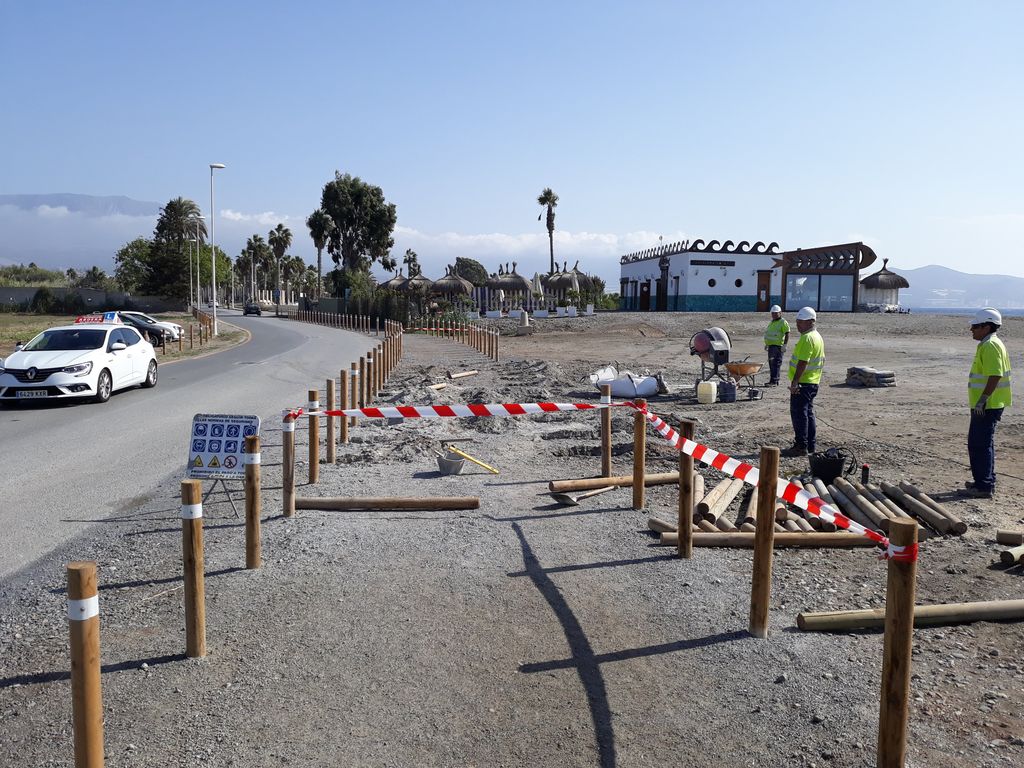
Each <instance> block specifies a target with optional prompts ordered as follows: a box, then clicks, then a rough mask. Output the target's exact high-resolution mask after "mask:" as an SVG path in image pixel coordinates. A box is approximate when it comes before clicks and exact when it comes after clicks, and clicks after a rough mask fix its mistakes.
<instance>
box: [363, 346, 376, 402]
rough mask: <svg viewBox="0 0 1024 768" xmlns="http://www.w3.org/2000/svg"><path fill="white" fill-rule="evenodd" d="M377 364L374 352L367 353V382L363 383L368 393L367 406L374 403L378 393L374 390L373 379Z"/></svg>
mask: <svg viewBox="0 0 1024 768" xmlns="http://www.w3.org/2000/svg"><path fill="white" fill-rule="evenodd" d="M375 363H376V360H374V359H373V352H367V353H366V380H365V381H364V382H363V389H364V391H365V392H366V395H365V396H366V404H367V405H369V404H370V403H372V402H373V399H374V398H375V397H376V396H377V393H376V392H374V390H373V378H374V371H373V369H374V368H376V367H377V366H376V365H375Z"/></svg>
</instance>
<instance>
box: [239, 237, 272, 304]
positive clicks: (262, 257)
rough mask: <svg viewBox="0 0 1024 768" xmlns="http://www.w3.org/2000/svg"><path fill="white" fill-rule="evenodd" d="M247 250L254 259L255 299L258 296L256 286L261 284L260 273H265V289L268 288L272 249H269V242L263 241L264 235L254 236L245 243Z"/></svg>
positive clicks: (253, 287) (263, 283)
mask: <svg viewBox="0 0 1024 768" xmlns="http://www.w3.org/2000/svg"><path fill="white" fill-rule="evenodd" d="M245 250H246V252H248V253H249V254H250V258H251V259H252V267H253V277H252V279H253V282H254V284H253V286H252V291H253V298H255V294H256V285H257V284H260V283H259V276H260V273H261V272H262V273H263V282H262V285H263V289H264V290H266V288H267V272H268V271H269V269H268V265H269V261H270V259H269V255H270V249H269V248H268V247H267V241H266V240H264V239H263V236H262V235H252V236H251V237H250V238H249V239H248V240H247V241H246V243H245Z"/></svg>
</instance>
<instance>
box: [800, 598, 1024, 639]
mask: <svg viewBox="0 0 1024 768" xmlns="http://www.w3.org/2000/svg"><path fill="white" fill-rule="evenodd" d="M973 621H1024V600H982V601H981V602H977V603H940V604H939V605H917V606H915V607H914V626H915V627H943V626H948V625H950V624H965V623H970V622H973ZM884 623H885V608H866V609H863V610H856V611H819V612H811V613H798V614H797V617H796V624H797V626H798V627H799V628H800V629H802V630H804V631H805V632H840V631H843V630H847V629H877V628H878V627H881V626H882V625H883V624H884Z"/></svg>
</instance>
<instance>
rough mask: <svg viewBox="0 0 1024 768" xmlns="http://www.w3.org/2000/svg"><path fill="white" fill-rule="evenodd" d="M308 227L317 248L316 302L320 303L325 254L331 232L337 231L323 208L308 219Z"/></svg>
mask: <svg viewBox="0 0 1024 768" xmlns="http://www.w3.org/2000/svg"><path fill="white" fill-rule="evenodd" d="M306 226H307V227H309V236H310V237H312V238H313V245H314V247H315V248H316V300H317V301H319V300H320V286H321V285H322V284H323V276H324V260H323V252H324V248H325V247H326V246H327V241H328V239H329V238H330V236H331V232H333V231H334V229H335V225H334V219H332V218H331V214H329V213H328V212H327V211H325V210H324V209H323V208H317V209H316V210H315V211H313V213H311V214H310V215H309V218H308V219H306Z"/></svg>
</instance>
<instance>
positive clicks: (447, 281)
mask: <svg viewBox="0 0 1024 768" xmlns="http://www.w3.org/2000/svg"><path fill="white" fill-rule="evenodd" d="M431 290H432V291H433V292H434V293H439V294H441V295H442V296H446V297H448V298H452V297H455V296H469V295H470V294H471V293H473V284H472V283H471V282H469V280H466V279H465V278H463V277H460V276H459V275H457V274H455V268H454V267H445V273H444V277H442V278H440V279H439V280H437V281H435V282H434V285H433V288H432V289H431Z"/></svg>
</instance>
